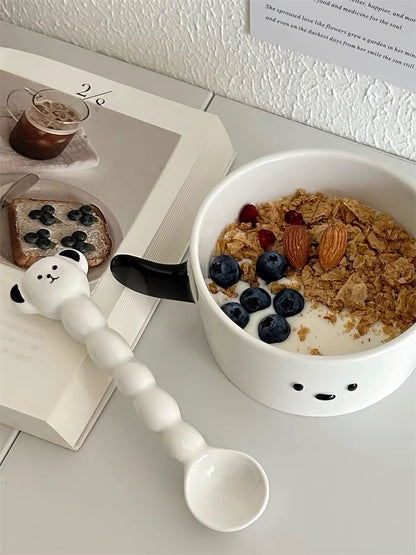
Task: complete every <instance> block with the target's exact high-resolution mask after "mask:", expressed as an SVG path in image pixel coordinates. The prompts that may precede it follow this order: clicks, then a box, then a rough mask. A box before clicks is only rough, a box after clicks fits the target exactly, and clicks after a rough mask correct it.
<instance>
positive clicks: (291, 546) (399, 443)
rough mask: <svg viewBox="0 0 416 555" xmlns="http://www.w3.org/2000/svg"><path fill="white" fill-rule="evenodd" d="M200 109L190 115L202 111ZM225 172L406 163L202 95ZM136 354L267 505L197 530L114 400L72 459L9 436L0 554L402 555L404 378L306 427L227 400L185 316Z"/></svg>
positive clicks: (167, 321) (408, 516)
mask: <svg viewBox="0 0 416 555" xmlns="http://www.w3.org/2000/svg"><path fill="white" fill-rule="evenodd" d="M201 107H202V106H201ZM209 111H211V112H214V113H216V114H218V115H219V116H220V117H221V119H222V121H223V122H224V124H225V126H226V128H227V130H228V132H229V134H230V136H231V139H232V141H233V144H234V147H235V149H236V151H237V158H236V161H235V163H234V167H237V166H239V165H241V164H242V163H244V162H246V161H249V160H252V159H254V158H256V157H258V156H260V155H263V154H266V153H269V152H273V151H276V150H283V149H286V148H303V147H328V148H338V149H339V148H341V149H347V150H357V151H359V152H361V153H366V154H367V155H368V156H370V157H376V158H379V157H381V158H383V159H385V160H388V161H389V162H390V163H391V164H394V165H397V166H400V167H401V168H402V169H403V170H404V171H407V172H410V173H414V171H415V165H414V164H412V163H410V162H406V161H404V160H400V159H398V158H396V157H393V156H387V155H385V154H383V153H380V152H377V151H375V150H372V149H368V148H364V147H360V146H359V145H355V144H354V143H351V142H348V141H344V140H342V139H339V138H336V137H333V136H331V135H329V134H327V133H323V132H320V131H317V130H314V129H311V128H308V127H305V126H303V125H299V124H296V123H294V122H289V121H287V120H284V119H282V118H279V117H277V116H273V115H271V114H267V113H264V112H261V111H259V110H255V109H253V108H250V107H247V106H244V105H242V104H238V103H235V102H232V101H230V100H226V99H223V98H218V97H215V98H214V100H213V101H212V103H211V105H210V107H209ZM136 354H137V356H138V357H139V358H140V359H141V360H143V361H144V362H145V363H146V364H147V365H148V366H149V367H150V368H151V370H152V372H153V373H154V374H155V377H156V379H157V381H158V383H159V385H160V386H161V387H163V388H165V389H166V390H167V391H168V392H170V393H171V394H172V395H173V396H174V397H175V399H176V400H177V401H178V403H179V406H180V408H181V411H182V415H183V418H184V419H185V420H187V421H189V422H190V423H191V424H192V425H194V426H195V427H196V428H197V429H198V430H199V431H200V432H201V433H202V434H203V435H204V437H205V439H206V440H207V441H208V442H209V443H211V444H212V445H216V446H219V447H229V448H234V449H238V450H242V451H246V452H248V453H250V454H251V455H253V456H255V457H256V458H257V459H258V460H259V461H260V463H261V464H262V465H263V466H264V468H265V470H266V472H267V474H268V476H269V480H270V487H271V494H270V502H269V505H268V507H267V509H266V511H265V513H264V515H263V516H262V517H261V518H260V519H259V520H258V521H257V522H256V523H254V524H253V525H252V526H250V527H249V528H247V529H246V530H243V531H240V532H236V533H231V534H222V533H218V532H213V531H211V530H209V529H207V528H205V527H203V526H202V525H200V524H199V523H198V522H197V521H196V520H195V519H194V518H193V517H192V516H191V514H190V513H189V512H188V509H187V508H186V505H185V501H184V499H183V493H182V478H183V473H182V467H181V465H180V464H179V463H178V462H177V461H175V460H173V459H171V458H169V457H168V455H166V453H165V451H164V449H163V447H162V444H161V441H160V438H159V436H158V435H157V434H154V433H152V432H150V431H148V430H147V429H146V428H145V427H144V426H142V425H141V423H140V421H139V420H138V418H137V417H136V415H135V412H134V410H133V406H132V405H131V403H130V402H129V401H128V400H127V399H125V398H123V397H122V396H121V395H120V394H119V393H118V392H116V393H115V394H114V395H113V396H112V398H111V399H110V401H109V403H108V405H107V406H106V408H105V410H104V412H103V414H102V415H101V417H100V418H99V420H98V422H97V423H96V425H95V427H94V429H93V430H92V432H91V433H90V435H89V437H88V438H87V440H86V442H85V444H84V445H83V447H82V448H81V449H80V451H78V452H71V451H68V450H66V449H63V448H61V447H57V446H55V445H52V444H49V443H47V442H44V441H42V440H39V439H37V438H35V437H32V436H29V435H27V434H24V433H21V434H20V435H19V437H18V438H17V440H16V441H15V442H14V444H13V446H12V448H11V449H10V451H9V453H8V455H7V457H6V458H5V460H4V462H3V464H2V467H1V509H2V511H1V526H0V529H1V540H0V552H1V553H2V554H4V555H6V554H12V553H16V554H17V553H20V554H23V553H27V554H45V555H46V554H53V555H56V554H60V553H67V554H80V555H81V554H124V553H135V554H140V555H145V554H146V555H147V554H166V555H176V554H177V555H199V554H201V555H202V554H204V555H208V554H209V555H214V554H215V555H229V554H230V555H231V554H235V555H249V554H250V555H254V554H259V555H266V554H273V555H279V554H281V555H286V554H299V555H301V554H305V555H310V554H317V555H318V554H319V555H324V554H328V555H335V554H341V553H342V554H349V555H351V554H357V555H358V554H362V553H366V554H369V553H371V554H374V555H382V554H391V555H393V554H394V555H404V554H410V553H415V551H416V542H415V517H416V512H415V499H416V497H415V485H416V476H415V473H416V460H415V453H416V450H415V447H416V419H415V406H416V374H413V375H412V376H411V377H410V378H409V379H408V380H407V381H406V382H405V383H404V384H403V385H402V386H401V387H400V388H399V389H398V390H397V391H396V392H395V393H393V394H392V395H390V396H389V397H387V398H386V399H385V400H383V401H381V402H379V403H377V404H376V405H373V406H372V407H369V408H367V409H365V410H362V411H359V412H357V413H354V414H351V415H345V416H339V417H332V418H305V417H298V416H293V415H289V414H284V413H281V412H278V411H275V410H272V409H270V408H267V407H265V406H263V405H261V404H259V403H257V402H255V401H253V400H251V399H250V398H248V397H247V396H246V395H245V394H243V393H242V392H240V391H239V390H238V389H237V388H236V387H235V386H233V385H232V384H231V382H229V381H228V380H227V378H225V376H224V375H223V374H222V373H221V371H220V370H219V369H218V367H217V365H216V364H215V362H214V360H213V358H212V356H211V354H210V351H209V348H208V346H207V343H206V340H205V338H204V334H203V330H202V325H201V322H200V319H199V316H198V312H197V309H196V306H195V305H193V304H187V303H178V302H173V301H162V302H161V303H160V304H159V307H158V309H157V311H156V313H155V315H154V316H153V318H152V320H151V322H150V324H149V325H148V327H147V329H146V331H145V332H144V335H143V336H142V338H141V340H140V342H139V344H138V346H137V348H136Z"/></svg>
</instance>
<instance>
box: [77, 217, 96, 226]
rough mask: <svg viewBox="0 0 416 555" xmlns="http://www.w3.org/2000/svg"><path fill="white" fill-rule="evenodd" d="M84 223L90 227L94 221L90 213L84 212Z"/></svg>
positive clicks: (82, 219)
mask: <svg viewBox="0 0 416 555" xmlns="http://www.w3.org/2000/svg"><path fill="white" fill-rule="evenodd" d="M80 222H81V223H82V225H87V226H88V227H89V226H90V225H92V224H93V223H94V218H93V216H91V215H90V214H84V215H83V216H82V218H81V219H80Z"/></svg>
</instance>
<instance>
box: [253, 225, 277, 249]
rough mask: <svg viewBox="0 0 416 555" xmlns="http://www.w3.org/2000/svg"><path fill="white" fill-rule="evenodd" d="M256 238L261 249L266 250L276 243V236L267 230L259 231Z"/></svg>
mask: <svg viewBox="0 0 416 555" xmlns="http://www.w3.org/2000/svg"><path fill="white" fill-rule="evenodd" d="M257 236H258V238H259V243H260V246H261V247H262V248H263V249H267V248H268V247H270V246H271V245H273V243H274V242H275V241H276V235H275V234H274V233H273V231H270V230H269V229H259V230H258V232H257Z"/></svg>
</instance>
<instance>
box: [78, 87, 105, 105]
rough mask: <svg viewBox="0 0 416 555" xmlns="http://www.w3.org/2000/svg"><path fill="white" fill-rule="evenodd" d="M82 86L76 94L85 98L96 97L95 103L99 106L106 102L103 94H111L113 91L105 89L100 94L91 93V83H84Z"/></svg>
mask: <svg viewBox="0 0 416 555" xmlns="http://www.w3.org/2000/svg"><path fill="white" fill-rule="evenodd" d="M81 87H82V89H81V90H80V91H79V92H77V93H76V95H77V96H81V97H82V98H83V99H84V100H89V99H90V98H95V103H96V104H98V106H102V105H103V104H104V103H105V100H106V99H105V98H103V96H104V95H105V94H109V93H111V92H112V91H105V92H101V93H98V94H92V95H89V92H90V91H91V85H90V84H89V83H83V84H82V85H81Z"/></svg>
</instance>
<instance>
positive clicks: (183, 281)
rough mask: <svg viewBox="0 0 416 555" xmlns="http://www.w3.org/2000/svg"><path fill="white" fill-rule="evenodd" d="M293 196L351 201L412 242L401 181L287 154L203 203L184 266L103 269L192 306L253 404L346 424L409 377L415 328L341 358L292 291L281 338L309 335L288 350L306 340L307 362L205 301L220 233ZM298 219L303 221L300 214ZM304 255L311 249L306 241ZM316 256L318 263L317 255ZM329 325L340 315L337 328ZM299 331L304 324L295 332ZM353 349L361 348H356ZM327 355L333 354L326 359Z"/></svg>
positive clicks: (308, 153)
mask: <svg viewBox="0 0 416 555" xmlns="http://www.w3.org/2000/svg"><path fill="white" fill-rule="evenodd" d="M300 188H301V189H302V190H304V191H305V193H306V194H316V192H317V191H319V192H320V194H322V195H326V196H328V197H331V198H332V197H333V198H345V197H348V198H351V199H355V201H356V202H358V203H361V204H364V205H366V206H369V207H371V209H373V210H375V211H378V212H382V213H389V214H391V216H392V218H393V219H394V221H395V222H396V223H397V224H398V225H399V226H401V227H402V228H403V230H404V231H405V232H406V233H407V234H409V235H411V236H413V237H414V236H415V234H416V218H415V214H416V183H415V181H414V180H412V179H411V178H410V177H409V176H406V175H401V174H400V173H398V172H396V171H393V170H391V169H390V168H389V167H386V166H384V165H381V164H379V163H374V162H371V161H369V160H367V159H365V158H362V157H357V156H354V155H351V154H346V153H344V152H337V151H330V150H298V151H288V152H281V153H277V154H272V155H269V156H265V157H263V158H260V159H258V160H254V161H253V162H251V163H249V164H246V165H245V166H243V167H241V168H239V169H237V170H235V171H234V172H232V173H230V174H229V175H228V176H227V177H225V178H224V179H223V180H222V181H221V182H220V183H219V185H218V186H217V187H216V188H215V189H214V190H213V191H212V192H211V193H210V194H209V195H208V197H207V198H206V199H205V201H204V202H203V204H202V206H201V207H200V209H199V211H198V214H197V216H196V218H195V221H194V225H193V229H192V234H191V241H190V249H189V260H188V261H187V262H185V263H183V264H182V265H176V266H175V267H173V268H171V269H170V270H169V268H168V265H158V264H155V263H152V262H150V261H147V260H143V259H138V258H137V257H133V256H130V255H128V254H126V255H124V254H120V255H117V256H116V257H115V258H114V259H113V261H112V264H111V269H112V272H113V274H114V276H115V277H116V278H117V279H118V280H119V281H120V282H122V283H124V284H125V285H127V286H128V287H130V288H132V289H134V290H136V291H140V292H142V293H146V294H149V295H153V296H160V297H166V298H174V299H179V300H187V301H194V302H195V303H196V304H197V307H198V309H199V312H200V315H201V320H202V323H203V326H204V330H205V334H206V338H207V341H208V344H209V346H210V349H211V351H212V354H213V356H214V358H215V360H216V362H217V364H218V366H219V367H220V369H221V370H222V371H223V373H224V374H225V375H226V376H227V377H228V378H229V379H230V380H231V382H232V383H234V384H235V385H236V386H237V387H238V388H239V389H241V390H242V391H243V392H244V393H246V394H247V395H249V396H250V397H252V398H253V399H255V400H257V401H259V402H261V403H263V404H265V405H267V406H270V407H272V408H274V409H278V410H281V411H284V412H288V413H292V414H299V415H305V416H334V415H340V414H346V413H350V412H354V411H357V410H360V409H363V408H365V407H367V406H370V405H372V404H374V403H376V402H378V401H380V400H381V399H383V398H384V397H386V396H387V395H389V394H391V393H392V392H393V391H394V390H395V389H397V388H398V387H399V386H400V385H401V384H402V383H403V382H404V381H405V380H406V378H407V377H408V376H409V375H410V374H411V373H412V371H413V370H414V368H415V367H416V325H415V324H412V325H411V326H410V327H408V328H407V329H404V330H403V331H401V330H400V331H401V332H400V333H399V334H398V335H397V336H396V337H394V338H392V339H391V340H389V341H386V342H384V339H385V338H384V337H382V338H381V339H380V341H379V343H377V342H376V338H377V337H381V336H378V335H377V333H376V330H372V333H374V339H371V341H370V342H368V341H367V343H371V344H372V345H374V346H373V347H371V348H367V345H365V347H366V348H365V349H364V350H361V349H357V350H356V351H355V352H352V349H349V348H348V346H347V348H346V349H344V351H343V350H342V349H343V347H342V345H341V347H342V348H341V347H340V348H337V347H335V339H334V338H332V339H330V340H329V341H328V339H327V338H326V332H325V326H326V325H328V326H329V325H330V326H331V329H333V328H334V327H333V325H332V322H330V321H328V322H327V323H326V318H325V315H326V313H325V314H323V315H322V317H321V316H319V314H317V312H314V313H312V312H311V311H310V310H309V305H308V302H311V303H312V304H311V306H310V308H311V310H312V309H314V306H313V305H314V303H315V300H314V299H313V298H311V299H309V298H307V297H308V295H307V294H306V292H305V291H304V292H302V290H301V291H300V292H301V293H302V294H305V298H306V301H307V303H305V307H304V308H303V310H302V312H300V314H302V313H303V314H304V315H303V316H299V315H295V316H293V317H289V318H293V319H295V318H296V319H297V320H298V321H299V322H298V323H295V322H294V320H292V321H291V322H290V323H291V328H292V331H291V335H290V336H289V337H290V339H293V338H296V337H298V338H299V335H298V333H299V330H300V328H301V327H302V326H304V327H305V328H309V329H310V330H311V331H310V332H309V333H306V338H305V341H303V342H302V341H300V338H299V341H298V342H297V343H298V345H301V346H302V348H303V346H306V345H307V340H309V341H312V340H313V343H314V345H312V343H311V345H310V347H311V348H313V346H316V348H317V349H318V350H320V351H321V350H322V352H321V354H324V355H325V356H315V355H314V353H311V352H310V351H309V346H308V347H305V350H304V351H302V350H299V351H298V350H297V347H295V348H289V349H288V348H284V347H283V343H284V341H283V342H281V343H277V344H269V343H266V342H264V341H261V340H259V338H258V337H255V336H253V335H251V334H249V333H247V331H246V330H245V329H242V328H241V327H240V326H238V325H236V324H235V322H233V321H232V320H231V319H230V318H229V317H228V316H227V315H226V314H225V313H224V311H223V310H221V308H220V307H219V306H218V302H217V301H218V299H217V298H215V295H216V294H217V292H216V293H214V295H213V293H212V292H211V291H210V289H209V288H208V286H207V281H208V282H209V280H210V264H211V261H212V258H213V255H215V254H216V253H215V245H216V243H217V240H218V238H219V237H220V236H221V235H222V234H223V232H224V229H225V228H226V226H227V225H228V224H230V223H232V222H236V218H237V215H238V214H239V212H240V211H241V209H242V207H244V206H245V205H248V204H253V205H255V206H260V205H262V204H265V203H269V202H270V201H272V200H274V199H282V198H285V197H289V198H290V197H292V196H293V195H294V194H295V193H296V191H297V190H298V189H300ZM299 211H300V212H301V213H302V210H299ZM303 218H304V219H305V221H306V220H307V218H306V214H304V215H303ZM308 231H310V230H308ZM277 239H278V242H277V245H273V248H274V249H277V250H279V249H280V248H281V244H280V238H279V237H277ZM320 242H321V241H320V240H318V241H317V242H316V245H315V246H316V247H318V246H319V243H320ZM311 245H312V247H313V246H314V240H313V237H312V238H311ZM317 252H318V257H319V250H318V251H317ZM283 254H284V252H283ZM308 255H309V259H311V258H310V257H311V255H312V258H313V256H314V253H313V251H312V252H310V253H308ZM244 256H245V257H246V258H250V257H249V256H246V254H245V255H244ZM318 261H319V260H318ZM341 264H342V263H341ZM305 267H306V266H305ZM316 269H317V270H319V267H318V266H316ZM299 271H300V270H296V272H299ZM329 271H330V272H331V271H332V270H329ZM296 272H288V273H287V274H286V275H285V276H284V278H285V279H288V280H289V281H290V282H291V283H292V285H293V287H295V286H296V283H294V282H295V281H296V279H297V277H298V276H297V273H296ZM281 279H283V277H282V278H281ZM300 286H301V284H300V285H298V287H299V288H300ZM344 292H345V291H344ZM274 294H275V293H272V295H274ZM347 296H348V295H346V296H345V298H346V297H347ZM237 300H238V299H237ZM272 300H273V299H272ZM314 310H315V309H314ZM324 310H325V311H327V308H324ZM272 311H273V309H272V310H271V312H272ZM308 314H310V315H312V314H313V318H314V319H315V317H316V322H309V323H308V318H309V316H308ZM338 315H340V312H339V313H338V314H337V319H338ZM310 317H312V316H310ZM289 318H288V319H289ZM302 318H303V320H302ZM305 318H306V320H305ZM339 320H340V321H339V322H338V326H339V327H340V332H341V331H342V332H343V331H344V326H343V324H341V317H340V318H339ZM301 321H302V322H307V323H306V324H305V323H302V324H301V323H300V322H301ZM253 322H254V319H253ZM318 323H319V325H318ZM254 325H255V323H254ZM357 325H358V324H357ZM335 327H336V326H335ZM295 328H296V329H295ZM318 328H319V329H320V328H322V329H323V330H324V331H323V332H322V333H321V335H320V337H321V338H323V340H322V344H321V343H318V344H316V345H315V339H314V337H313V335H314V333H317V330H318ZM300 333H301V334H302V333H305V332H304V331H303V332H302V331H301V332H300ZM354 333H355V332H354ZM308 336H309V339H308ZM339 337H340V338H341V339H340V341H342V343H343V344H344V342H345V338H346V337H347V334H345V333H341V334H340V336H339ZM360 337H364V336H360ZM367 339H368V338H367ZM372 341H374V343H372ZM354 344H356V345H362V344H361V343H360V342H358V343H354ZM287 345H288V346H289V343H287ZM329 347H331V348H333V347H335V348H334V349H333V351H335V352H333V351H330V350H329ZM327 348H328V351H327V352H326V353H324V352H323V351H324V349H327Z"/></svg>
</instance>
